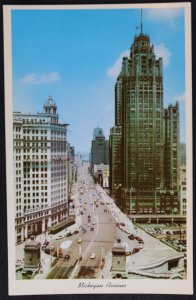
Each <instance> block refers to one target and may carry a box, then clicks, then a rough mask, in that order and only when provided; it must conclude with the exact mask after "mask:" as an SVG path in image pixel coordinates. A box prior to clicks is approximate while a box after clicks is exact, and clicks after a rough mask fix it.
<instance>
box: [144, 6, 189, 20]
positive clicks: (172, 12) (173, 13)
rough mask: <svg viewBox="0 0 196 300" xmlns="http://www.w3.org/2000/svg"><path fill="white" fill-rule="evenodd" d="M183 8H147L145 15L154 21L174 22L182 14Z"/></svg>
mask: <svg viewBox="0 0 196 300" xmlns="http://www.w3.org/2000/svg"><path fill="white" fill-rule="evenodd" d="M182 11H183V10H182V9H180V8H153V9H146V10H145V16H146V18H147V19H148V20H150V21H153V22H163V21H164V22H167V23H168V22H169V23H172V24H173V23H174V21H175V20H176V19H177V18H178V17H179V16H180V15H181V14H182Z"/></svg>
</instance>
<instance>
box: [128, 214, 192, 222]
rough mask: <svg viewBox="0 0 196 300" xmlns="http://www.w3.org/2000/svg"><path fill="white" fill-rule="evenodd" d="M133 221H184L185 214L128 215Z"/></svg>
mask: <svg viewBox="0 0 196 300" xmlns="http://www.w3.org/2000/svg"><path fill="white" fill-rule="evenodd" d="M129 219H130V220H132V222H133V223H136V222H137V223H140V222H141V223H149V224H150V223H155V224H159V223H172V224H173V223H176V224H179V223H180V224H182V223H186V215H173V214H172V215H159V214H157V215H153V214H152V215H129Z"/></svg>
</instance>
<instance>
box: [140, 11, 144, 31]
mask: <svg viewBox="0 0 196 300" xmlns="http://www.w3.org/2000/svg"><path fill="white" fill-rule="evenodd" d="M140 26H141V34H142V27H143V24H142V8H141V25H140Z"/></svg>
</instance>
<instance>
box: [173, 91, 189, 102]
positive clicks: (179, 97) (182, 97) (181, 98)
mask: <svg viewBox="0 0 196 300" xmlns="http://www.w3.org/2000/svg"><path fill="white" fill-rule="evenodd" d="M185 100H186V95H185V92H184V93H181V94H178V95H175V96H174V97H173V101H174V102H176V101H179V102H180V101H185Z"/></svg>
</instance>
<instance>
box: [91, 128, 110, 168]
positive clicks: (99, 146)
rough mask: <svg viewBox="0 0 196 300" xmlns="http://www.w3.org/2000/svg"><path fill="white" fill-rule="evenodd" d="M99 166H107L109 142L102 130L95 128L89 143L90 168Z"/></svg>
mask: <svg viewBox="0 0 196 300" xmlns="http://www.w3.org/2000/svg"><path fill="white" fill-rule="evenodd" d="M100 164H105V165H108V164H109V141H108V140H106V139H105V136H104V134H103V129H102V128H100V127H97V128H95V129H94V131H93V140H92V142H91V166H92V168H93V165H100Z"/></svg>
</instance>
